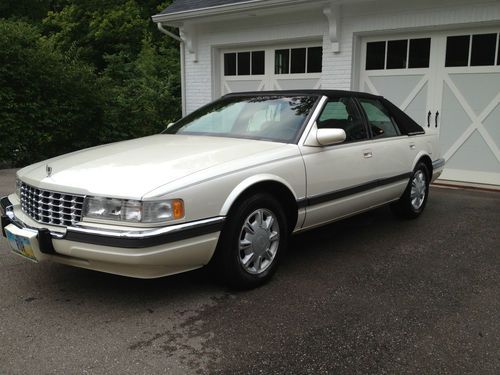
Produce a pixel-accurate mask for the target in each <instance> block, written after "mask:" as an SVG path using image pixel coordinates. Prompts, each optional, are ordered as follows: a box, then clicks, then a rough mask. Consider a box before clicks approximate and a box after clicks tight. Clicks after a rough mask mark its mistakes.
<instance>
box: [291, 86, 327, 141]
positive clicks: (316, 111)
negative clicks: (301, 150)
mask: <svg viewBox="0 0 500 375" xmlns="http://www.w3.org/2000/svg"><path fill="white" fill-rule="evenodd" d="M327 101H328V97H327V96H326V95H322V96H321V98H320V100H319V102H318V104H317V105H316V108H315V109H314V112H313V113H312V115H311V117H310V118H309V122H308V123H307V125H306V127H305V128H304V130H303V132H302V135H301V136H300V138H299V141H298V142H297V144H298V145H299V146H303V145H304V143H305V142H306V140H307V137H308V136H309V133H310V132H311V129H312V127H313V126H314V123H315V122H316V120H317V118H318V117H319V115H320V114H321V112H322V111H323V107H324V106H325V103H326V102H327Z"/></svg>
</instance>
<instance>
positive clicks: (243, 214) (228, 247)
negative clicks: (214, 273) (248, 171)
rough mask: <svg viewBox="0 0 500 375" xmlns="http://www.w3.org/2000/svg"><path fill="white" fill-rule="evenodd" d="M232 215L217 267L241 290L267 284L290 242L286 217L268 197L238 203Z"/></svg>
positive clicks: (218, 253) (258, 196)
mask: <svg viewBox="0 0 500 375" xmlns="http://www.w3.org/2000/svg"><path fill="white" fill-rule="evenodd" d="M236 204H237V206H235V207H234V208H233V209H232V210H231V212H230V213H229V215H228V218H227V221H226V225H225V227H224V229H223V230H222V233H221V238H220V240H219V245H218V247H217V252H216V255H215V257H216V259H215V262H216V266H217V269H218V271H219V272H220V274H221V275H222V276H223V277H224V279H225V281H226V282H228V283H229V284H230V285H231V286H233V287H236V288H240V289H249V288H254V287H257V286H259V285H261V284H264V283H265V282H267V281H268V280H269V279H270V278H271V277H272V275H273V274H274V272H275V271H276V268H277V267H278V264H279V261H280V258H281V255H282V253H283V251H284V249H285V248H286V246H287V243H288V236H289V231H288V227H287V223H286V216H285V214H284V212H283V209H282V208H281V205H280V204H279V202H277V201H276V200H275V199H274V198H273V197H272V196H270V195H268V194H263V193H258V194H255V195H252V196H250V197H247V198H245V199H243V200H241V201H239V202H237V203H236Z"/></svg>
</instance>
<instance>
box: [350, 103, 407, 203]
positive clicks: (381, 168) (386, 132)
mask: <svg viewBox="0 0 500 375" xmlns="http://www.w3.org/2000/svg"><path fill="white" fill-rule="evenodd" d="M357 102H358V103H359V107H360V109H361V111H362V113H363V115H364V118H365V120H366V123H367V125H368V129H369V132H370V134H371V138H372V139H371V141H370V150H371V154H372V159H373V164H372V165H373V168H374V170H373V172H374V174H375V176H376V179H375V181H376V184H377V188H376V189H374V191H373V199H374V201H376V202H377V203H384V202H388V201H390V200H393V199H396V198H399V197H400V196H401V194H402V193H403V191H404V189H405V187H406V185H407V184H408V181H409V178H410V172H411V165H412V162H413V157H412V156H413V154H414V150H415V147H416V146H415V144H414V143H413V141H412V140H411V138H410V137H408V136H407V135H405V134H402V132H401V130H400V129H399V127H398V125H397V124H396V121H395V119H394V118H393V117H392V116H391V115H390V113H389V111H388V110H387V109H386V108H385V106H384V105H383V103H382V102H381V101H380V100H379V99H377V98H358V99H357Z"/></svg>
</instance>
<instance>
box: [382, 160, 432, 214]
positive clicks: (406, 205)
mask: <svg viewBox="0 0 500 375" xmlns="http://www.w3.org/2000/svg"><path fill="white" fill-rule="evenodd" d="M429 181H430V179H429V170H428V169H427V166H426V165H425V164H424V163H422V162H420V163H418V164H417V165H416V167H415V169H414V170H413V172H412V174H411V177H410V181H409V183H408V186H407V187H406V189H405V191H404V193H403V195H402V196H401V198H400V199H399V201H397V202H395V203H393V204H392V205H391V208H392V210H393V212H394V213H395V214H396V215H398V216H400V217H403V218H406V219H414V218H417V217H418V216H420V214H421V213H422V212H423V211H424V208H425V205H426V204H427V198H428V197H429Z"/></svg>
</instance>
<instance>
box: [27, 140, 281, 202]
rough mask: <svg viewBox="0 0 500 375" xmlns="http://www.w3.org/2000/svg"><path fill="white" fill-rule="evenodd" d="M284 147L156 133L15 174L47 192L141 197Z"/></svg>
mask: <svg viewBox="0 0 500 375" xmlns="http://www.w3.org/2000/svg"><path fill="white" fill-rule="evenodd" d="M286 146H287V145H285V144H281V143H276V142H266V141H256V140H247V139H235V138H222V137H207V136H191V135H189V136H188V135H168V134H159V135H154V136H150V137H145V138H139V139H134V140H130V141H124V142H118V143H113V144H109V145H104V146H98V147H94V148H90V149H85V150H81V151H77V152H73V153H71V154H67V155H63V156H59V157H56V158H53V159H49V160H46V161H43V162H40V163H37V164H33V165H31V166H28V167H26V168H23V169H21V170H20V171H19V172H18V177H20V178H21V179H22V180H23V181H24V182H26V183H27V184H30V185H33V186H36V187H39V188H42V189H47V190H53V191H62V190H64V192H67V193H73V194H84V195H97V196H107V197H114V198H135V199H140V198H141V197H142V196H143V195H144V194H146V193H147V192H149V191H151V190H154V189H155V188H158V187H159V186H162V185H165V184H168V183H171V182H173V181H176V180H178V179H181V178H183V177H186V176H188V175H191V174H194V173H196V172H200V171H202V170H206V169H208V168H214V167H216V166H218V165H221V164H224V163H227V162H233V161H234V160H237V159H245V158H248V157H250V156H252V155H255V154H258V153H262V152H270V151H273V150H276V149H280V148H283V147H286ZM288 146H290V145H288ZM271 153H272V152H271ZM247 164H248V163H247ZM47 166H48V167H50V168H51V174H50V176H48V173H47ZM214 174H217V171H214Z"/></svg>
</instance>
